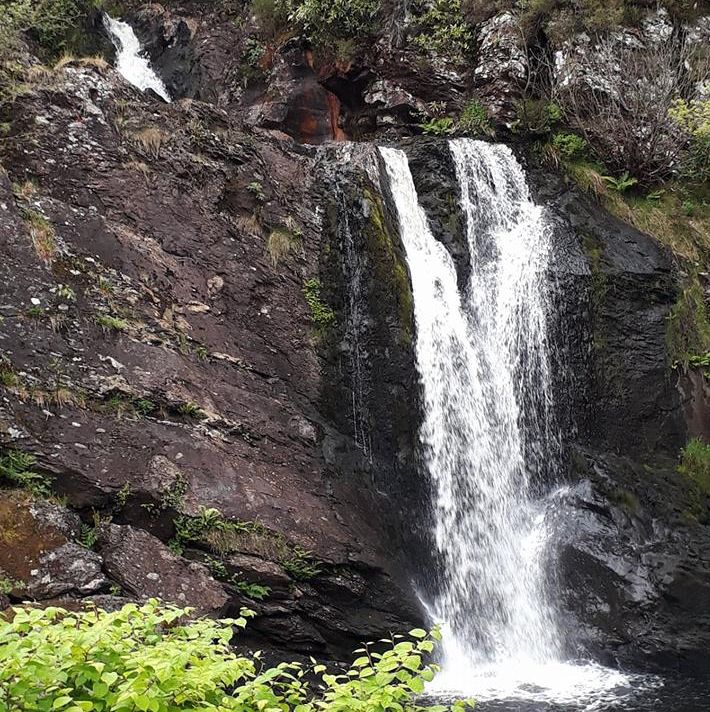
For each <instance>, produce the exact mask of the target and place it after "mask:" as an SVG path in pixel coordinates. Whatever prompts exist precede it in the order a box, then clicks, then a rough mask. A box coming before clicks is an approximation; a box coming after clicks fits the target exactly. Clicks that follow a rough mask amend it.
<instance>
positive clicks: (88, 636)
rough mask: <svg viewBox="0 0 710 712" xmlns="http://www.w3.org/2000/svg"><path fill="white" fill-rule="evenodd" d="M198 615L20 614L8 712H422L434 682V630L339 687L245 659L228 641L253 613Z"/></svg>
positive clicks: (169, 611) (390, 647)
mask: <svg viewBox="0 0 710 712" xmlns="http://www.w3.org/2000/svg"><path fill="white" fill-rule="evenodd" d="M189 613H190V611H189V609H179V608H175V607H173V606H163V605H161V604H160V603H159V602H158V601H156V600H151V601H148V602H147V603H146V604H145V605H142V606H140V607H138V606H136V605H135V604H128V605H126V606H124V607H123V608H122V609H121V610H119V611H116V612H113V613H107V612H105V611H102V610H100V609H87V610H84V611H80V612H69V611H66V610H63V609H61V608H54V607H50V608H46V609H33V608H14V609H13V612H12V616H11V620H6V619H1V618H0V659H2V661H3V664H2V666H0V712H15V711H16V710H28V711H29V710H36V711H40V710H47V711H50V710H61V711H63V712H182V711H184V712H187V711H188V710H189V711H194V710H200V711H201V712H210V711H211V712H255V711H256V710H259V711H262V710H263V711H265V712H272V711H273V712H277V711H278V712H317V711H318V710H320V711H321V712H354V711H355V710H361V711H363V712H365V711H367V712H386V711H387V710H405V709H406V710H409V711H410V712H415V711H417V710H422V709H423V708H421V707H420V706H419V705H417V704H416V703H415V702H414V701H413V699H412V698H413V696H414V695H415V694H417V693H419V692H421V691H422V690H423V689H424V685H425V683H426V682H428V681H430V680H432V679H433V677H434V675H435V674H436V671H437V666H436V665H433V664H430V663H427V662H426V659H427V657H428V656H429V655H430V654H431V652H432V651H433V649H434V646H435V643H436V641H438V640H439V639H440V635H439V633H438V631H437V630H434V631H432V633H431V634H427V633H426V632H425V631H423V630H421V629H415V630H413V631H411V633H410V635H409V637H407V638H403V637H402V636H395V637H394V638H393V639H391V640H384V641H380V643H379V644H378V650H375V649H374V647H371V646H370V645H366V646H365V647H364V648H361V649H360V650H358V651H356V654H358V655H359V657H358V658H356V659H355V660H354V661H353V663H352V665H351V667H350V669H349V670H347V672H345V673H344V674H338V675H334V674H329V673H328V672H327V670H326V667H325V666H324V665H318V664H316V663H315V661H313V663H314V664H313V665H312V666H311V667H304V666H303V665H302V664H301V663H281V664H279V665H277V666H276V667H273V668H265V667H264V666H263V664H262V663H261V660H260V658H259V654H258V653H256V654H254V655H250V656H248V657H247V656H240V655H237V654H236V653H235V652H234V651H233V650H232V649H231V648H230V641H231V640H232V637H233V635H234V631H235V629H237V630H238V629H241V628H244V627H245V626H246V623H247V618H248V617H250V616H251V615H253V614H252V613H251V612H250V611H248V610H246V609H242V611H241V615H240V617H239V618H237V619H225V620H221V621H215V620H210V619H199V620H196V621H189V620H188V619H187V616H188V614H189ZM310 680H313V683H311V682H310ZM312 684H313V687H312V686H311V685H312ZM472 704H473V703H472V701H470V700H466V701H458V702H454V703H453V704H452V705H451V707H450V709H452V710H454V711H455V712H463V711H464V710H465V709H466V707H467V706H468V705H472ZM435 709H436V710H437V712H441V711H442V710H445V709H449V708H448V707H437V708H435Z"/></svg>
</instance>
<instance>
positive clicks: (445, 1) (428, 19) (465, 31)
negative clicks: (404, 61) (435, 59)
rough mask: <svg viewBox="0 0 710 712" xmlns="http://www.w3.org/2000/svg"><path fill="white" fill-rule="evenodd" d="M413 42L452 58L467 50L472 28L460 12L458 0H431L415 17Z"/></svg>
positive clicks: (463, 54)
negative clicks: (416, 31) (416, 26)
mask: <svg viewBox="0 0 710 712" xmlns="http://www.w3.org/2000/svg"><path fill="white" fill-rule="evenodd" d="M418 24H419V30H420V31H419V32H418V33H417V35H416V36H415V37H414V44H415V45H417V46H418V47H419V48H420V49H423V50H426V51H433V52H437V53H439V54H444V55H448V56H450V57H454V58H461V57H464V56H465V55H467V54H468V53H469V52H470V49H471V44H472V42H473V31H472V29H471V27H470V26H469V25H468V23H467V22H466V19H465V18H464V16H463V13H462V12H461V0H432V2H428V3H427V4H426V9H425V11H424V13H423V14H422V15H421V16H420V17H419V19H418Z"/></svg>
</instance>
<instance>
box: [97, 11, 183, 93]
mask: <svg viewBox="0 0 710 712" xmlns="http://www.w3.org/2000/svg"><path fill="white" fill-rule="evenodd" d="M104 24H105V25H106V29H107V30H108V32H109V35H110V36H111V41H112V42H113V44H114V47H115V48H116V70H117V71H118V72H119V74H121V75H123V77H124V78H125V79H126V81H128V82H129V83H130V84H133V86H135V87H138V89H140V90H141V91H145V90H146V89H152V90H153V91H154V92H155V93H156V94H159V95H160V96H161V97H163V99H165V101H167V102H170V101H172V99H171V97H170V93H169V92H168V90H167V88H166V87H165V84H163V82H162V80H161V79H160V77H158V75H157V74H156V73H155V72H154V71H153V69H152V67H151V66H150V62H149V60H148V58H147V57H146V56H145V55H144V54H143V52H142V50H141V45H140V42H139V41H138V38H137V37H136V33H135V32H134V31H133V28H132V27H131V26H130V25H129V24H128V23H127V22H123V21H121V20H116V19H114V18H113V17H109V16H108V15H104Z"/></svg>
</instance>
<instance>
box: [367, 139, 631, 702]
mask: <svg viewBox="0 0 710 712" xmlns="http://www.w3.org/2000/svg"><path fill="white" fill-rule="evenodd" d="M449 147H450V151H451V155H452V158H453V161H454V164H455V167H456V175H457V179H458V183H459V187H460V195H459V204H460V209H461V211H462V213H463V215H464V217H465V221H466V227H467V238H468V247H469V251H470V256H471V274H470V278H469V281H468V284H466V285H464V286H463V287H462V288H459V286H458V284H457V275H456V269H455V264H454V261H453V259H452V257H451V255H450V253H449V252H448V250H447V249H446V248H445V247H444V245H443V244H442V243H440V242H438V241H437V240H436V239H435V237H434V235H433V233H432V231H431V229H430V227H429V224H428V220H427V217H426V214H425V212H424V210H423V208H422V207H421V206H420V205H419V201H418V197H417V193H416V189H415V185H414V181H413V179H412V175H411V173H410V170H409V165H408V161H407V157H406V155H405V154H404V152H402V151H400V150H397V149H392V148H380V152H381V155H382V157H383V160H384V164H385V168H386V173H387V176H388V179H389V185H390V190H391V194H392V196H393V201H394V204H395V208H396V212H397V217H398V221H399V228H400V235H401V239H402V242H403V244H404V247H405V251H406V256H407V262H408V265H409V270H410V274H411V279H412V290H413V296H414V313H415V319H416V329H417V336H416V359H417V369H418V372H419V377H420V382H421V386H422V404H423V422H422V425H421V429H420V441H421V448H422V453H423V460H424V463H425V465H426V467H427V469H428V472H429V476H430V478H431V482H432V490H433V494H432V496H433V510H434V528H435V531H434V534H435V541H436V546H437V549H438V553H439V558H440V562H441V568H442V572H441V582H440V585H439V586H438V593H437V595H436V597H435V600H433V601H430V602H428V603H427V605H428V607H429V609H430V611H431V613H432V615H433V616H434V617H435V618H436V619H437V620H439V621H442V623H443V626H444V671H443V674H442V679H441V682H440V685H441V686H442V687H443V688H448V689H462V688H465V689H467V690H468V691H470V692H471V693H472V694H474V695H478V696H485V695H486V694H490V695H492V696H500V695H503V696H508V695H511V694H514V695H517V694H525V695H527V694H528V693H529V690H530V685H531V684H532V685H534V686H536V689H538V690H539V689H547V690H554V693H553V694H554V695H555V696H556V697H557V699H560V698H565V696H567V697H572V698H574V699H578V698H580V697H581V696H584V695H585V694H587V695H590V694H592V693H594V694H596V693H597V692H598V691H599V690H601V689H609V688H611V687H614V686H615V685H618V684H619V683H620V682H623V680H624V678H623V676H622V675H621V674H620V673H616V672H614V671H611V670H606V669H604V668H600V667H599V666H596V665H593V664H587V665H584V666H578V665H570V664H564V663H562V662H561V660H562V647H563V646H562V642H561V635H560V632H559V629H558V624H557V621H556V615H555V609H554V606H553V605H552V601H553V591H554V586H553V585H552V584H554V571H555V566H554V561H553V559H552V549H553V546H552V538H553V537H552V534H553V531H554V523H555V516H556V515H558V514H559V513H560V511H561V509H562V507H563V506H564V505H563V503H562V500H563V497H560V496H559V495H560V490H559V489H558V488H557V487H556V485H555V481H556V479H557V476H558V469H559V462H560V457H559V450H560V447H559V442H558V435H557V426H556V423H555V417H554V409H553V401H552V379H551V368H552V360H553V358H554V355H553V354H552V352H551V345H550V340H549V337H548V321H549V316H550V315H549V314H548V311H549V310H550V308H551V306H550V305H551V299H550V297H551V292H552V290H551V286H552V285H551V284H550V282H549V280H550V273H551V270H550V264H551V259H552V245H551V237H550V235H551V232H550V230H549V228H548V227H547V225H546V220H545V215H544V212H543V210H542V209H541V208H540V207H539V206H537V205H535V204H534V203H533V202H532V201H531V199H530V195H529V191H528V187H527V183H526V179H525V175H524V173H523V170H522V168H521V166H520V165H519V163H518V162H517V160H516V159H515V157H514V156H513V154H512V152H511V151H510V149H508V148H507V147H505V146H502V145H492V144H488V143H484V142H481V141H473V140H469V139H459V140H453V141H451V142H450V143H449ZM486 690H488V693H487V692H486ZM521 690H524V692H521Z"/></svg>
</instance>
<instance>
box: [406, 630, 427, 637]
mask: <svg viewBox="0 0 710 712" xmlns="http://www.w3.org/2000/svg"><path fill="white" fill-rule="evenodd" d="M409 635H411V636H412V638H426V636H427V632H426V631H425V630H422V629H421V628H415V629H414V630H410V631H409Z"/></svg>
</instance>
